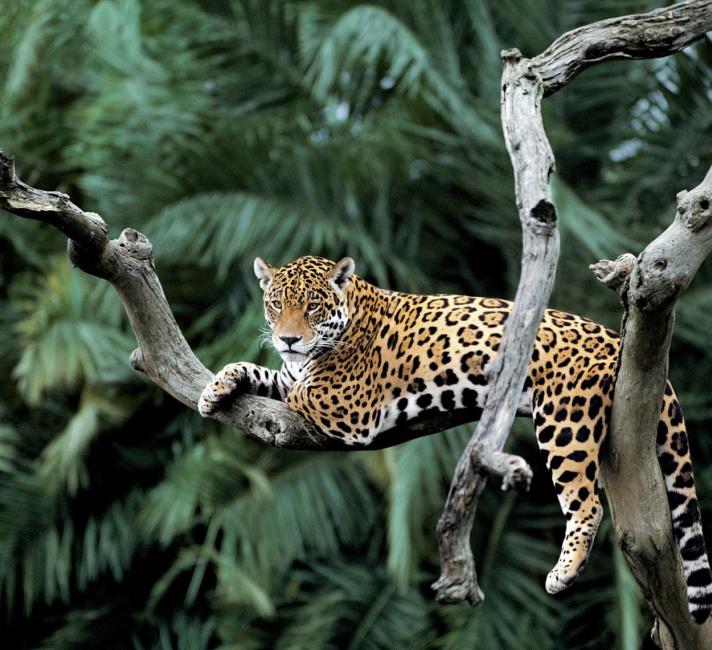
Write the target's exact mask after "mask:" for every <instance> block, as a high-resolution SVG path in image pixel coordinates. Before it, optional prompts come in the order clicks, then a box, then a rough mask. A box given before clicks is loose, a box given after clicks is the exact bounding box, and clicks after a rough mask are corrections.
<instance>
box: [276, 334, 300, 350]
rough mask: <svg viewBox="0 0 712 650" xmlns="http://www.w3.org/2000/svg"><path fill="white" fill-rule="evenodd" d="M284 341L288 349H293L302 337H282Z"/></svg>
mask: <svg viewBox="0 0 712 650" xmlns="http://www.w3.org/2000/svg"><path fill="white" fill-rule="evenodd" d="M279 338H280V339H281V340H282V341H284V342H285V343H286V344H287V347H289V348H291V347H292V345H293V344H294V343H296V342H297V341H301V340H302V337H301V336H280V337H279Z"/></svg>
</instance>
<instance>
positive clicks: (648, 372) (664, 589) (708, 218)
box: [592, 169, 712, 649]
mask: <svg viewBox="0 0 712 650" xmlns="http://www.w3.org/2000/svg"><path fill="white" fill-rule="evenodd" d="M710 252H712V169H710V171H709V172H708V173H707V175H706V177H705V179H704V180H703V181H702V183H700V185H698V186H697V187H696V188H694V189H693V190H691V191H689V192H680V193H679V194H678V195H677V213H676V216H675V220H674V221H673V223H672V224H671V225H670V227H669V228H668V229H667V230H666V231H665V232H664V233H662V234H661V235H660V236H659V237H657V238H656V239H655V240H654V241H653V242H651V243H650V244H649V245H648V246H647V247H646V248H645V250H644V251H643V252H642V253H641V254H640V255H639V256H638V258H637V260H636V259H635V258H634V257H633V256H632V255H625V256H622V257H620V258H618V260H616V261H615V262H608V261H602V262H599V263H598V264H596V265H593V266H592V268H593V270H594V272H595V273H596V275H597V277H598V278H599V280H601V281H602V282H603V283H604V284H606V285H607V286H609V287H610V288H612V289H615V290H616V291H617V292H618V293H619V295H620V296H621V299H622V302H623V304H624V306H625V308H626V311H625V314H624V317H623V331H622V333H621V334H622V342H621V357H620V367H619V371H618V378H617V381H616V388H615V394H614V398H613V408H612V414H611V425H610V429H609V433H608V453H604V454H602V457H601V461H602V462H601V468H602V479H603V484H604V486H605V488H606V496H607V498H608V504H609V507H610V509H611V516H612V518H613V523H614V526H615V533H616V539H617V541H618V544H619V545H620V547H621V549H622V551H623V554H624V556H625V558H626V561H627V562H628V565H629V566H630V568H631V570H632V572H633V575H634V576H635V578H636V580H637V581H638V584H639V585H640V586H641V588H642V590H643V594H644V595H645V598H646V600H647V601H648V603H649V604H650V606H651V608H652V609H653V611H654V612H655V616H656V626H655V629H654V637H655V640H656V642H657V643H658V644H659V645H660V646H661V647H662V648H680V649H682V648H684V649H687V648H690V649H694V648H700V649H702V648H710V647H712V622H710V621H708V622H707V623H705V625H696V624H695V623H694V622H693V620H692V618H691V617H690V614H689V613H688V594H687V584H686V580H685V576H684V574H683V570H682V563H681V561H680V553H679V552H678V548H677V543H676V540H675V536H674V534H673V530H672V525H671V519H670V507H669V505H668V499H667V495H666V491H665V485H664V483H663V477H662V473H661V470H660V464H659V462H658V458H657V454H656V449H655V442H656V438H655V436H656V431H657V429H658V421H659V419H660V404H661V402H662V396H663V390H664V388H665V380H666V378H667V370H668V352H669V349H670V339H671V337H672V330H673V322H674V307H675V302H676V300H677V298H678V297H679V296H680V295H681V294H682V293H683V292H684V291H685V289H686V288H687V286H688V285H689V284H690V282H691V281H692V278H693V277H694V275H695V273H696V272H697V269H698V268H699V266H700V264H701V263H702V262H703V261H704V260H705V258H706V257H707V256H708V255H709V254H710ZM641 504H645V507H644V508H642V507H641ZM693 510H694V513H695V514H696V513H697V506H696V504H695V506H694V508H693Z"/></svg>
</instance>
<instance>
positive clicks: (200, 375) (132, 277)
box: [0, 151, 479, 450]
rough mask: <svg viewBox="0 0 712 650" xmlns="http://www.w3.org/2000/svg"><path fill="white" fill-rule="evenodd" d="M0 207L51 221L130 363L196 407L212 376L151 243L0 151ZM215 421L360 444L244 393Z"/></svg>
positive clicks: (424, 422)
mask: <svg viewBox="0 0 712 650" xmlns="http://www.w3.org/2000/svg"><path fill="white" fill-rule="evenodd" d="M0 208H2V209H4V210H7V211H8V212H11V213H13V214H16V215H17V216H20V217H24V218H27V219H35V220H38V221H42V222H44V223H47V224H48V225H51V226H54V227H55V228H57V229H59V230H60V231H62V232H63V233H64V234H65V235H67V236H68V237H69V238H70V241H69V254H70V257H71V259H72V262H73V264H74V265H75V266H77V267H79V268H80V269H82V270H83V271H85V272H86V273H89V274H91V275H95V276H97V277H100V278H103V279H105V280H107V281H109V282H110V283H111V284H113V285H114V287H115V288H116V290H117V292H118V293H119V295H120V296H121V299H122V301H123V304H124V308H125V310H126V313H127V315H128V318H129V322H130V323H131V327H132V329H133V331H134V334H135V335H136V339H137V341H138V344H139V348H138V349H137V350H135V351H134V352H133V354H132V355H131V359H130V362H131V365H132V366H133V367H134V368H135V369H136V370H140V371H141V372H144V373H145V374H146V375H147V376H148V377H149V378H150V379H151V380H152V381H154V382H155V383H156V384H158V386H160V387H161V388H162V389H163V390H165V391H166V392H167V393H169V394H170V395H172V396H173V397H175V398H176V399H177V400H179V401H180V402H182V403H183V404H185V405H186V406H189V407H190V408H192V409H193V410H197V404H198V399H199V397H200V394H201V392H202V391H203V389H204V388H205V386H207V385H208V383H209V382H210V381H211V379H212V377H213V373H212V372H210V370H208V369H207V368H206V367H205V366H204V365H203V364H202V363H201V362H200V361H199V360H198V358H197V357H196V356H195V354H194V353H193V350H192V349H191V347H190V345H189V344H188V342H187V341H186V340H185V337H184V336H183V333H182V332H181V330H180V327H179V326H178V323H177V322H176V319H175V317H174V315H173V312H172V311H171V308H170V307H169V305H168V301H167V300H166V296H165V294H164V293H163V287H162V286H161V283H160V281H159V279H158V275H157V274H156V269H155V266H154V264H153V249H152V246H151V242H150V241H149V240H148V239H147V238H146V237H145V236H144V235H142V234H141V233H139V232H137V231H136V230H133V229H131V228H127V229H126V230H124V231H123V232H122V233H121V234H120V235H119V237H118V239H112V240H110V239H109V228H108V226H107V224H106V222H105V221H104V220H103V219H102V218H101V217H100V216H99V215H97V214H94V213H92V212H84V211H83V210H81V209H80V208H78V207H77V206H76V205H74V203H72V202H71V201H70V200H69V197H67V196H66V195H65V194H61V193H59V192H49V191H44V190H38V189H35V188H32V187H29V186H28V185H26V184H25V183H23V182H22V181H21V180H20V179H18V178H17V176H16V174H15V167H14V163H13V161H12V159H11V158H9V157H8V156H7V155H5V154H4V153H2V152H1V151H0ZM478 415H479V411H478V410H468V409H461V410H459V411H455V412H452V413H444V414H437V415H431V416H428V417H425V418H421V419H420V420H416V421H412V422H409V423H408V424H407V425H406V426H399V427H396V428H394V429H392V430H390V431H386V432H384V433H383V434H382V435H380V436H378V438H377V439H376V441H375V443H374V444H373V445H372V446H370V447H368V448H369V449H376V448H380V447H383V446H390V445H395V444H398V443H400V442H404V441H406V440H410V439H413V438H417V437H420V436H424V435H428V434H431V433H436V432H438V431H442V430H444V429H448V428H451V427H453V426H456V425H458V424H462V423H464V422H472V421H473V420H475V419H477V417H478ZM215 417H216V419H218V420H219V421H220V422H222V423H223V424H226V425H228V426H231V427H234V428H236V429H240V430H242V431H244V432H245V433H247V434H248V435H249V436H251V437H253V438H255V439H257V440H259V441H260V442H263V443H265V444H268V445H271V446H274V447H285V448H291V449H319V450H326V449H345V450H354V449H364V448H365V447H356V446H347V445H346V444H345V443H343V442H342V441H340V440H338V439H335V438H332V437H329V436H326V435H324V434H323V433H321V432H320V431H319V430H318V429H317V428H316V427H315V426H314V425H312V424H311V423H310V422H309V421H307V420H306V419H305V418H303V417H302V416H301V415H299V414H298V413H296V412H295V411H293V410H292V409H290V408H289V407H288V406H287V405H286V404H284V403H283V402H278V401H276V400H272V399H269V398H266V397H258V396H253V395H244V396H241V397H239V398H238V399H236V400H235V401H234V402H233V404H232V405H231V406H230V408H227V409H225V410H221V411H220V412H219V413H217V414H216V415H215Z"/></svg>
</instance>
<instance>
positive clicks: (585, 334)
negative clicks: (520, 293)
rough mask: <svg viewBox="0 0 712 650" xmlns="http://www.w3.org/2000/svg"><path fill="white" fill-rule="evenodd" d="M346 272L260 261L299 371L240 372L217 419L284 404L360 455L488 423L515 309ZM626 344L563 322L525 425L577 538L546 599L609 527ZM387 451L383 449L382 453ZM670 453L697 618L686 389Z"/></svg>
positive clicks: (547, 352)
mask: <svg viewBox="0 0 712 650" xmlns="http://www.w3.org/2000/svg"><path fill="white" fill-rule="evenodd" d="M353 270H354V265H353V261H352V260H351V259H350V258H345V259H343V260H341V261H340V262H338V263H336V264H334V263H333V262H330V261H328V260H325V259H323V258H318V257H302V258H300V259H298V260H295V261H294V262H291V263H290V264H287V265H286V266H284V267H282V268H271V267H270V266H269V265H267V264H266V263H265V262H263V261H262V260H261V259H259V258H257V260H255V273H256V274H257V277H258V278H259V280H260V284H261V286H262V289H263V291H264V305H265V314H266V317H267V321H268V322H269V324H270V326H271V328H272V340H273V342H274V345H275V347H276V348H277V350H278V351H279V352H280V354H281V355H282V358H283V359H284V361H285V363H284V365H283V366H282V368H281V369H280V370H270V369H267V368H262V367H259V366H256V365H254V364H251V363H235V364H230V365H228V366H226V367H225V368H224V369H223V370H221V371H220V372H219V373H218V374H217V375H216V377H215V379H214V380H213V382H211V384H209V385H208V386H207V387H206V388H205V390H204V392H203V394H202V396H201V398H200V404H199V410H200V412H201V414H203V415H210V414H211V413H213V412H214V411H215V410H216V409H217V408H219V406H220V404H221V402H223V401H224V400H225V399H226V398H228V397H229V396H232V395H235V394H237V393H240V392H248V393H256V394H260V395H268V396H271V397H273V398H276V399H281V400H284V401H285V402H286V403H287V404H289V406H291V407H292V408H293V409H295V410H296V411H298V412H299V413H301V414H302V415H304V416H305V417H306V418H307V419H309V420H310V421H311V422H313V423H314V424H315V425H317V426H318V427H319V428H320V429H321V430H322V431H323V432H324V433H325V434H328V435H330V436H335V437H338V438H340V439H342V440H344V441H345V442H346V443H348V444H351V445H354V446H366V445H369V444H371V443H373V442H374V440H375V438H376V437H377V436H379V435H380V434H381V432H383V431H387V430H388V429H390V428H392V427H393V426H394V425H398V424H402V423H404V422H406V421H408V420H411V419H414V418H417V417H419V416H422V415H423V414H424V413H427V412H432V411H452V410H455V409H463V408H464V409H472V410H477V409H480V408H481V407H482V406H483V404H484V401H485V399H486V396H487V388H488V387H487V379H486V370H487V367H488V366H489V364H491V363H492V360H493V359H494V357H495V355H496V354H497V350H498V348H499V344H500V341H501V339H502V332H503V326H504V323H505V321H506V320H507V317H508V316H509V313H510V310H511V304H510V303H509V302H507V301H504V300H498V299H493V298H471V297H468V296H447V295H438V296H418V295H408V294H403V293H397V292H393V291H386V290H383V289H379V288H377V287H374V286H373V285H371V284H369V283H367V282H366V281H364V280H363V279H361V278H359V277H357V276H355V275H353ZM618 350H619V339H618V335H617V334H616V333H615V332H612V331H611V330H608V329H606V328H604V327H602V326H601V325H598V324H596V323H594V322H592V321H590V320H588V319H586V318H581V317H580V316H575V315H573V314H567V313H564V312H560V311H555V310H552V309H549V310H547V311H546V313H545V315H544V319H543V321H542V324H541V327H540V329H539V334H538V337H537V340H536V344H535V347H534V352H533V354H532V359H531V363H530V365H529V371H528V376H527V379H526V383H525V387H524V388H525V390H524V393H523V394H522V397H521V403H520V413H519V414H520V415H530V416H533V418H534V424H535V428H536V436H537V440H538V442H539V447H540V449H541V451H542V453H543V455H544V457H545V459H546V464H547V466H548V468H549V469H550V470H551V474H552V478H553V481H554V486H555V488H556V493H557V494H558V498H559V503H560V505H561V509H562V510H563V512H564V514H565V516H566V520H567V522H566V535H565V538H564V541H563V544H562V549H561V555H560V557H559V561H558V562H557V564H556V566H555V567H554V568H553V569H552V571H551V572H550V573H549V575H548V577H547V579H546V589H547V591H549V592H550V593H556V592H558V591H560V590H562V589H564V588H566V587H567V586H569V585H570V584H571V582H572V581H573V580H574V579H575V578H576V576H577V575H578V574H579V573H580V572H581V571H582V569H583V567H584V565H585V564H586V560H587V559H588V554H589V551H590V548H591V544H592V543H593V538H594V536H595V534H596V530H597V528H598V525H599V523H600V521H601V516H602V510H601V501H600V498H599V494H598V472H599V466H598V454H599V449H600V446H601V442H602V441H603V439H604V437H605V435H606V432H607V429H608V420H609V416H610V411H611V399H612V396H613V388H614V382H615V373H616V365H617V358H618ZM379 442H382V441H379ZM657 449H658V458H659V460H660V466H661V468H662V471H663V474H664V477H665V485H666V488H667V492H668V499H669V503H670V509H671V511H672V517H673V525H674V530H675V535H676V537H677V540H678V544H679V547H680V551H681V554H682V558H683V563H684V569H685V575H686V578H687V585H688V599H689V608H690V612H691V614H692V616H693V617H694V619H695V620H696V621H698V622H702V621H704V620H705V619H706V618H707V617H708V616H709V614H710V610H711V609H712V573H710V568H709V563H708V559H707V554H706V550H705V544H704V539H703V537H702V528H701V524H700V512H699V507H698V504H697V499H696V495H695V486H694V479H693V475H692V465H691V464H690V452H689V447H688V444H687V435H686V433H685V424H684V422H683V418H682V412H681V410H680V405H679V404H678V401H677V399H676V398H675V394H674V392H673V389H672V386H671V385H670V383H669V382H668V384H667V386H666V389H665V395H664V397H663V404H662V411H661V414H660V422H659V425H658V431H657Z"/></svg>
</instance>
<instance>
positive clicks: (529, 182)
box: [433, 0, 712, 604]
mask: <svg viewBox="0 0 712 650" xmlns="http://www.w3.org/2000/svg"><path fill="white" fill-rule="evenodd" d="M710 30H712V0H702V1H700V0H697V1H693V2H682V3H680V4H678V5H673V6H671V7H666V8H663V9H658V10H656V11H653V12H650V13H647V14H641V15H634V16H623V17H618V18H611V19H609V20H604V21H601V22H597V23H593V24H591V25H586V26H584V27H581V28H579V29H576V30H573V31H570V32H568V33H566V34H564V35H563V36H561V37H560V38H558V39H557V40H556V41H555V42H554V43H553V44H552V45H551V46H550V47H549V48H547V49H546V50H545V51H544V52H542V53H541V54H540V55H538V56H536V57H534V58H533V59H525V58H523V57H522V55H521V54H520V53H519V51H518V50H506V51H504V52H502V60H503V63H504V69H503V72H502V84H501V86H502V98H501V105H502V128H503V131H504V137H505V141H506V143H507V150H508V152H509V155H510V159H511V161H512V167H513V169H514V179H515V194H516V201H517V208H518V210H519V218H520V222H521V226H522V239H523V246H522V268H521V275H520V280H519V287H518V289H517V294H516V297H515V299H514V308H513V311H512V313H511V315H510V317H509V318H508V320H507V324H506V326H505V331H504V338H503V341H502V344H501V353H500V354H499V355H498V356H497V359H496V361H495V363H494V364H493V368H492V369H491V371H490V389H489V394H488V397H487V403H486V405H485V408H484V411H483V414H482V418H481V419H480V422H479V425H478V427H477V429H476V431H475V433H474V434H473V436H472V439H471V440H470V442H469V443H468V445H467V448H466V449H465V452H464V453H463V455H462V457H461V458H460V461H459V462H458V464H457V467H456V469H455V474H454V476H453V479H452V483H451V485H450V492H449V494H448V498H447V501H446V503H445V507H444V509H443V514H442V516H441V517H440V520H439V521H438V543H439V548H440V563H441V575H440V578H439V579H438V580H437V581H436V582H435V583H434V584H433V588H434V589H435V590H436V598H437V599H438V600H439V601H441V602H457V601H461V600H467V601H469V602H470V603H472V604H477V603H479V602H480V601H481V599H482V592H481V591H480V589H479V586H478V584H477V577H476V573H475V565H474V560H473V557H472V550H471V547H470V532H471V529H472V524H473V522H474V517H475V511H476V508H477V501H478V498H479V495H480V493H481V492H482V489H483V488H484V484H485V481H486V477H485V475H484V474H482V473H481V472H479V471H478V468H477V466H476V464H473V463H472V462H471V459H472V458H473V456H474V454H475V451H476V450H480V451H482V450H484V452H485V453H486V454H488V455H491V454H494V453H497V452H500V451H501V450H502V448H503V446H504V443H505V442H506V439H507V437H508V435H509V431H510V429H511V425H512V422H513V420H514V417H515V415H516V409H517V402H518V399H519V395H520V394H521V392H522V389H523V387H524V381H525V375H526V369H527V365H528V363H529V359H530V358H531V353H532V349H533V345H534V340H535V338H536V333H537V330H538V328H539V323H540V321H541V317H542V315H543V312H544V308H545V306H546V304H547V302H548V299H549V295H550V293H551V287H552V285H553V279H554V273H555V271H556V263H557V259H558V232H557V230H556V211H555V209H554V206H553V205H552V203H551V198H550V189H549V176H550V175H551V173H552V172H553V171H554V156H553V154H552V152H551V148H550V146H549V142H548V139H547V137H546V133H545V131H544V127H543V124H542V118H541V99H542V97H544V96H546V95H550V94H552V93H554V92H556V91H557V90H559V89H561V88H563V87H564V86H565V85H566V84H567V83H568V82H569V81H571V79H573V78H574V77H575V76H576V75H577V74H579V73H580V72H581V71H582V70H584V69H585V68H587V67H589V66H591V65H594V64H595V63H600V62H603V61H608V60H612V59H646V58H653V57H661V56H668V55H670V54H673V53H675V52H678V51H679V50H681V49H682V48H684V47H686V46H687V45H689V44H690V43H693V42H694V41H696V40H698V39H700V38H702V37H703V36H704V35H705V33H706V32H708V31H710Z"/></svg>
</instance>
